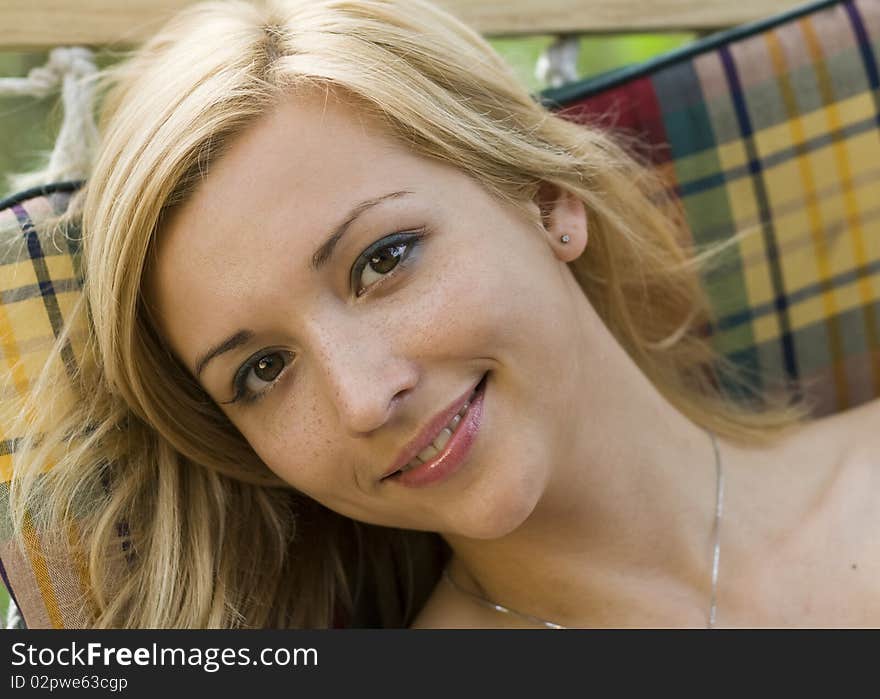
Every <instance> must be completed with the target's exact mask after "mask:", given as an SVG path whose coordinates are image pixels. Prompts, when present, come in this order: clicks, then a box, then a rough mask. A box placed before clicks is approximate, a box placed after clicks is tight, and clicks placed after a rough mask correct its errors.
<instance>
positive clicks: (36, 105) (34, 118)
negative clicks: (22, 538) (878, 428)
mask: <svg viewBox="0 0 880 699" xmlns="http://www.w3.org/2000/svg"><path fill="white" fill-rule="evenodd" d="M694 39H695V36H694V35H693V34H686V33H685V34H660V35H650V34H625V35H603V36H590V37H584V38H582V39H581V41H580V55H579V59H578V74H579V75H580V76H581V77H590V76H594V75H598V74H600V73H604V72H606V71H608V70H612V69H614V68H619V67H620V66H625V65H632V64H634V63H639V62H641V61H644V60H647V59H649V58H652V57H654V56H657V55H659V54H662V53H664V52H666V51H670V50H672V49H674V48H677V47H679V46H681V45H683V44H686V43H688V42H690V41H693V40H694ZM553 40H554V37H552V36H536V37H529V38H510V39H506V38H501V39H492V40H491V43H492V45H493V46H494V47H495V49H496V50H497V51H498V52H499V53H500V54H501V55H502V56H503V57H504V58H505V59H506V60H507V61H508V62H509V63H510V65H511V66H512V67H513V69H514V70H515V71H516V73H517V75H519V77H520V79H521V80H522V82H523V83H524V84H525V85H526V86H527V87H528V88H529V90H530V91H532V92H537V91H539V90H541V89H542V88H543V87H546V86H545V85H542V84H541V83H540V82H539V81H538V79H537V78H536V77H535V65H536V63H537V61H538V57H539V56H540V55H541V53H542V52H543V51H544V50H545V49H546V48H547V47H548V46H550V44H552V43H553ZM45 61H46V54H45V53H0V76H2V77H6V76H9V77H23V76H25V75H27V72H28V71H29V70H30V69H31V68H35V67H37V66H41V65H43V64H44V63H45ZM98 63H99V65H101V64H104V63H106V60H105V59H103V57H101V58H99V61H98ZM60 119H61V114H60V109H59V106H58V101H57V100H56V99H55V98H54V97H52V98H44V99H34V98H24V97H0V125H2V127H0V174H2V175H4V180H3V183H2V185H0V190H2V192H3V193H7V192H8V188H7V186H6V182H5V175H7V174H11V173H21V172H27V171H28V170H32V169H34V168H36V167H39V166H40V165H41V164H42V162H43V161H42V158H43V153H45V152H47V151H49V150H51V148H52V143H53V139H54V134H55V131H56V130H57V128H58V125H59V124H60ZM8 599H9V598H8V595H7V593H6V589H5V587H4V586H3V585H0V627H2V626H3V625H4V624H3V623H2V620H5V618H6V608H7V604H8Z"/></svg>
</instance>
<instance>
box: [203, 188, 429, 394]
mask: <svg viewBox="0 0 880 699" xmlns="http://www.w3.org/2000/svg"><path fill="white" fill-rule="evenodd" d="M408 194H412V192H409V191H406V190H401V191H399V192H390V193H388V194H383V195H382V196H380V197H375V198H374V199H367V200H366V201H362V202H361V203H360V204H357V205H356V206H355V207H354V208H353V209H352V210H351V211H349V212H348V215H347V216H346V217H345V220H344V221H343V222H342V223H340V224H339V225H338V226H337V227H336V228H335V229H334V230H333V232H332V233H331V234H330V237H329V238H327V240H325V241H324V242H323V243H321V245H320V246H318V249H317V250H315V253H314V254H313V255H312V265H311V267H312V269H313V270H314V271H315V272H318V271H320V270H321V268H322V267H324V266H325V265H326V264H327V263H328V262H329V261H330V258H331V257H333V251H334V250H335V249H336V246H337V245H338V244H339V241H340V240H341V239H342V237H343V236H344V235H345V234H346V232H347V231H348V229H349V227H350V226H351V224H352V223H354V222H355V220H357V218H358V216H360V215H361V214H363V213H365V212H366V211H368V210H369V209H372V208H373V207H374V206H376V205H377V204H381V203H382V202H383V201H386V200H388V199H396V198H397V197H402V196H406V195H408ZM254 335H255V333H254V331H253V330H247V329H240V330H236V331H235V332H234V333H233V334H232V335H230V336H229V337H227V338H225V339H224V340H221V341H220V342H218V343H217V344H216V345H214V346H213V347H211V348H210V349H208V350H207V351H206V352H205V353H204V354H202V355H200V356H199V357H198V359H197V360H196V377H197V378H198V377H199V376H201V375H202V372H203V371H204V370H205V367H206V366H207V365H208V363H209V362H210V361H211V360H212V359H215V358H217V357H219V356H220V355H221V354H225V353H226V352H230V351H232V350H234V349H236V348H238V347H241V346H242V345H244V344H246V343H248V342H250V341H251V340H252V339H253V338H254Z"/></svg>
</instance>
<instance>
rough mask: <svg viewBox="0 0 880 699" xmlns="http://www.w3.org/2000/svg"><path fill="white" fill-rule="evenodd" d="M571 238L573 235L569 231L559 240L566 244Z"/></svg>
mask: <svg viewBox="0 0 880 699" xmlns="http://www.w3.org/2000/svg"><path fill="white" fill-rule="evenodd" d="M569 240H571V236H570V235H569V234H568V233H566V234H565V235H564V236H562V237H561V238H560V239H559V242H561V243H562V244H563V245H565V244H566V243H567V242H568V241H569Z"/></svg>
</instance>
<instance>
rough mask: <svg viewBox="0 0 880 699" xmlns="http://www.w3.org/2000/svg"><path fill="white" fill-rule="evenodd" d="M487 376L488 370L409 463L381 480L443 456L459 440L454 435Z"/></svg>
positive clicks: (463, 421) (480, 390) (397, 475)
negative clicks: (431, 439) (446, 421)
mask: <svg viewBox="0 0 880 699" xmlns="http://www.w3.org/2000/svg"><path fill="white" fill-rule="evenodd" d="M488 376H489V372H486V373H485V374H484V375H483V377H482V378H481V379H480V382H479V383H478V384H477V385H476V386H475V387H474V390H473V391H472V392H471V394H470V396H468V398H467V400H465V402H464V404H463V405H462V407H461V408H460V409H459V410H458V412H457V413H456V414H455V415H454V416H453V417H452V418H451V419H450V421H449V422H448V423H447V424H446V425H444V426H443V427H442V428H441V429H440V431H439V432H438V433H437V435H436V436H435V437H434V439H433V441H432V442H431V443H430V444H429V445H428V446H427V447H425V448H424V449H423V450H422V451H421V452H419V454H418V455H417V456H415V457H413V458H412V459H411V460H410V461H409V463H407V464H406V466H403V467H402V468H399V469H398V470H396V471H394V472H393V473H389V474H388V475H387V476H385V477H384V478H383V479H382V480H386V479H390V478H398V477H400V476H402V475H403V474H406V473H407V472H409V471H412V470H414V469H417V468H419V467H420V466H424V465H425V464H431V463H434V462H437V461H440V460H442V459H443V458H445V457H446V455H447V452H449V451H450V450H451V449H452V446H453V445H454V444H455V443H456V442H458V441H460V440H458V439H457V438H456V435H459V432H460V431H462V430H463V429H464V425H465V423H466V422H467V420H468V417H467V414H468V411H469V410H470V408H471V405H472V404H473V403H474V401H475V400H476V399H477V398H478V397H479V396H480V394H481V392H482V391H483V389H484V388H485V386H486V380H487V377H488ZM459 436H460V435H459Z"/></svg>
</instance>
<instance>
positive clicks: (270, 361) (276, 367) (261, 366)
mask: <svg viewBox="0 0 880 699" xmlns="http://www.w3.org/2000/svg"><path fill="white" fill-rule="evenodd" d="M283 368H284V362H282V361H281V357H280V356H279V355H277V354H267V355H266V356H265V357H263V358H262V359H260V361H258V362H257V363H256V364H255V365H254V375H255V376H256V377H257V378H258V379H259V380H260V381H267V382H268V381H274V380H275V379H276V377H277V376H278V374H280V373H281V370H282V369H283Z"/></svg>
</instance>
